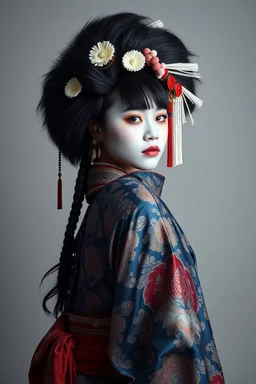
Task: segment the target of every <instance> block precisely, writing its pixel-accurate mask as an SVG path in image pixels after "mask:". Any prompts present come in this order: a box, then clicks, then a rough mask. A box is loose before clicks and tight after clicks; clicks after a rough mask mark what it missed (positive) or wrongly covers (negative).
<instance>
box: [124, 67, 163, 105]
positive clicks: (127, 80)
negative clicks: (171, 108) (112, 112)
mask: <svg viewBox="0 0 256 384" xmlns="http://www.w3.org/2000/svg"><path fill="white" fill-rule="evenodd" d="M117 89H118V91H119V94H120V97H121V100H122V103H123V105H124V107H125V108H127V109H131V110H133V109H141V110H143V109H151V108H153V107H154V104H155V105H156V107H157V108H158V109H167V106H168V94H167V91H166V89H165V88H164V86H163V85H162V84H161V82H160V80H158V79H157V78H155V77H154V76H152V74H151V73H150V74H148V73H143V71H140V72H138V73H133V74H131V75H128V76H124V77H123V78H122V79H121V80H120V82H119V83H118V87H117Z"/></svg>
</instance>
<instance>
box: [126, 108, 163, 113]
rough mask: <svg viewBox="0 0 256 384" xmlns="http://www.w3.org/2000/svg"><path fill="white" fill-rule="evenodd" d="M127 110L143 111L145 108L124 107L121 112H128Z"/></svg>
mask: <svg viewBox="0 0 256 384" xmlns="http://www.w3.org/2000/svg"><path fill="white" fill-rule="evenodd" d="M163 109H164V110H166V109H167V108H157V109H156V110H159V111H161V110H163ZM128 111H141V112H142V111H145V108H126V109H124V110H123V113H125V112H128Z"/></svg>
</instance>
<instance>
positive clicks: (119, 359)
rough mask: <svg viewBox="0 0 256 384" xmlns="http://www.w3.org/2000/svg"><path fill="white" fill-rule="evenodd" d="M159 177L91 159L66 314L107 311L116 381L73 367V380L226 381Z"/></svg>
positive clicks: (190, 254) (187, 251)
mask: <svg viewBox="0 0 256 384" xmlns="http://www.w3.org/2000/svg"><path fill="white" fill-rule="evenodd" d="M164 180H165V177H164V176H163V175H161V174H159V173H156V172H152V171H135V172H132V173H126V172H125V171H124V170H122V169H121V168H119V167H116V166H113V165H110V164H107V163H93V164H92V165H91V168H90V170H89V175H88V192H87V195H86V201H87V203H88V204H89V206H88V210H89V211H88V212H87V217H86V220H84V222H83V223H82V225H81V228H80V239H81V240H80V248H79V249H80V250H79V268H78V276H77V280H76V284H75V288H74V292H73V299H72V313H74V314H84V315H87V314H94V315H97V314H99V315H107V316H109V317H110V319H111V321H110V332H109V339H108V356H109V359H110V362H111V365H112V366H113V368H114V370H115V373H116V375H117V376H116V377H117V379H116V380H117V381H111V379H110V381H108V379H106V377H105V378H104V377H100V374H99V376H98V377H93V376H88V375H81V374H79V373H78V374H77V384H96V383H97V384H101V383H108V382H111V383H112V382H118V383H137V384H144V383H145V384H146V383H152V384H167V383H181V384H222V383H224V376H223V371H222V367H221V364H220V360H219V356H218V353H217V350H216V345H215V341H214V337H213V332H212V328H211V324H210V321H209V317H208V313H207V308H206V305H205V300H204V296H203V292H202V288H201V284H200V280H199V276H198V269H197V259H196V255H195V253H194V251H193V249H192V247H191V245H190V243H189V241H188V240H187V238H186V236H185V234H184V232H183V231H182V229H181V227H180V226H179V224H178V222H177V221H176V219H175V218H174V217H173V215H172V214H171V212H170V210H169V209H168V207H167V206H166V205H165V203H164V202H163V200H162V199H161V192H162V188H163V185H164ZM95 327H96V328H97V324H96V325H95ZM118 377H119V379H118Z"/></svg>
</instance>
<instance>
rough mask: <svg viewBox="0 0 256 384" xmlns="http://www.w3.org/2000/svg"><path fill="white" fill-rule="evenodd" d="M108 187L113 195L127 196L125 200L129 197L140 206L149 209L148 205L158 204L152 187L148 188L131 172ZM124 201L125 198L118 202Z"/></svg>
mask: <svg viewBox="0 0 256 384" xmlns="http://www.w3.org/2000/svg"><path fill="white" fill-rule="evenodd" d="M108 187H109V193H110V194H111V195H112V196H116V197H117V196H120V197H123V198H125V200H127V199H129V200H130V201H132V202H133V203H134V204H136V206H137V207H138V208H142V207H143V208H144V209H145V210H147V207H149V206H152V205H156V200H155V198H154V195H153V193H151V191H150V189H149V188H147V187H146V186H145V185H144V183H143V182H142V181H140V180H138V179H137V178H136V177H134V176H130V175H129V174H128V175H126V176H122V177H120V178H119V179H117V180H115V181H113V182H112V183H110V185H109V186H108ZM122 202H123V199H122V198H121V199H120V200H119V201H117V202H116V203H118V204H119V203H120V204H122Z"/></svg>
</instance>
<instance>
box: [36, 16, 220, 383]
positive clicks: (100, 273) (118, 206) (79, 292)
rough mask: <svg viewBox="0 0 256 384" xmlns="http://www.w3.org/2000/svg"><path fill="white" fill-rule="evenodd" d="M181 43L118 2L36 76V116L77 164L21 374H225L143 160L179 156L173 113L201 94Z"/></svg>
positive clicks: (186, 259)
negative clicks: (41, 323)
mask: <svg viewBox="0 0 256 384" xmlns="http://www.w3.org/2000/svg"><path fill="white" fill-rule="evenodd" d="M191 56H192V54H191V52H189V51H188V50H187V49H186V47H185V46H184V44H183V43H182V42H181V40H180V39H178V38H177V37H176V36H175V35H173V34H172V33H171V32H169V31H167V30H165V29H163V28H162V25H161V23H160V22H156V23H152V22H151V21H150V20H149V19H148V18H146V17H142V16H139V15H135V14H132V13H121V14H116V15H111V16H107V17H103V18H99V19H96V20H93V21H92V22H90V23H88V24H87V25H86V26H85V27H84V28H83V29H82V31H81V32H79V33H78V34H77V36H76V37H75V38H74V39H73V40H72V41H71V43H70V44H69V45H68V47H67V48H66V49H65V50H64V51H63V53H62V54H61V55H60V57H59V58H58V60H57V61H56V63H55V64H54V66H53V68H52V69H51V70H50V71H49V73H47V75H46V78H45V81H44V84H43V93H42V97H41V100H40V103H39V106H38V109H39V111H41V113H42V115H43V118H44V126H45V127H46V129H47V131H48V133H49V135H50V138H51V139H52V141H53V142H54V143H55V145H56V146H57V147H58V148H59V154H60V155H61V153H62V154H63V155H64V156H65V157H66V158H67V159H68V160H69V161H70V162H71V163H72V164H74V165H77V164H78V163H80V168H79V172H78V177H77V181H76V187H75V194H74V201H73V205H72V209H71V213H70V217H69V221H68V225H67V228H66V232H65V238H64V244H63V248H62V252H61V257H60V262H59V264H58V265H56V266H55V267H53V268H52V269H51V270H50V271H48V273H47V274H46V275H45V276H47V275H48V274H50V273H52V272H54V271H58V279H57V283H56V285H55V287H54V288H53V289H52V290H51V291H50V292H49V293H48V294H47V295H46V297H45V298H44V301H43V308H44V310H45V312H46V313H47V314H49V313H50V312H49V310H48V308H47V306H46V302H47V300H49V299H50V298H51V297H53V296H55V295H56V296H57V302H56V305H55V308H54V314H55V317H56V318H57V321H56V323H55V324H54V325H53V327H52V328H51V329H50V330H49V332H48V333H47V335H46V336H45V337H44V338H43V339H42V341H41V342H40V344H39V346H38V347H37V349H36V351H35V354H34V356H33V359H32V363H31V367H30V372H29V380H30V383H31V384H34V383H37V384H38V383H46V382H51V383H75V382H76V383H80V384H81V383H86V384H95V383H114V382H116V383H135V382H136V383H157V384H161V383H170V382H179V383H183V384H194V383H203V384H206V383H211V384H213V383H214V384H215V383H224V378H223V373H222V368H221V364H220V362H219V358H218V354H217V350H216V346H215V342H214V338H213V334H212V329H211V325H210V322H209V318H208V315H207V310H206V306H205V302H204V297H203V293H202V289H201V285H200V281H199V277H198V271H197V261H196V256H195V254H194V252H193V249H192V247H191V245H190V244H189V242H188V240H187V239H186V237H185V235H184V233H183V231H182V229H181V228H180V226H179V224H178V223H177V221H176V220H175V218H174V217H173V215H172V214H171V212H170V211H169V210H168V208H167V206H166V205H165V204H164V202H163V201H162V199H161V192H162V188H163V184H164V179H165V178H164V176H163V175H161V174H158V173H156V172H153V171H152V170H153V169H155V168H156V167H157V165H158V163H159V160H160V158H161V156H162V155H163V152H164V149H165V147H166V145H167V150H168V161H167V166H168V167H172V166H175V165H179V164H181V163H182V152H181V125H182V123H183V122H184V121H185V119H184V117H185V114H188V113H189V114H191V112H192V111H193V109H194V104H198V105H199V106H200V105H201V101H200V100H199V99H197V98H196V96H195V95H194V93H195V82H196V81H197V79H198V78H199V75H198V74H197V72H196V71H195V70H194V69H193V68H195V67H193V65H192V64H190V61H189V59H190V57H191ZM165 63H168V65H167V64H165ZM177 63H178V64H177ZM179 63H182V64H179ZM192 67H193V68H192ZM60 165H61V157H60V158H59V167H60ZM60 177H61V169H59V195H58V197H59V201H58V208H61V180H60ZM84 196H85V197H86V201H87V203H88V208H87V211H86V215H85V217H84V219H83V222H82V224H81V226H80V229H79V231H78V234H77V235H76V237H75V240H74V232H75V230H76V225H77V222H78V219H79V215H80V210H81V206H82V202H83V200H84ZM45 276H44V277H45ZM59 315H60V316H59ZM58 316H59V317H58Z"/></svg>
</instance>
